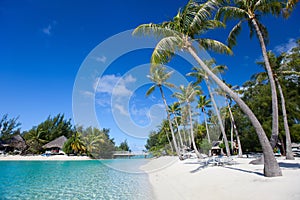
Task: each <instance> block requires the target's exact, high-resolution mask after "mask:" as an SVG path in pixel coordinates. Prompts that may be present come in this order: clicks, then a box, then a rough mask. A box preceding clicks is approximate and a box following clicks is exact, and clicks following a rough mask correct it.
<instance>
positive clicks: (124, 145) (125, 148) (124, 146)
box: [119, 140, 131, 151]
mask: <svg viewBox="0 0 300 200" xmlns="http://www.w3.org/2000/svg"><path fill="white" fill-rule="evenodd" d="M119 149H121V150H122V151H131V150H130V147H129V145H128V142H127V140H124V141H123V142H121V144H120V146H119Z"/></svg>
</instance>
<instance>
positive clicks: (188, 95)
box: [173, 83, 201, 158]
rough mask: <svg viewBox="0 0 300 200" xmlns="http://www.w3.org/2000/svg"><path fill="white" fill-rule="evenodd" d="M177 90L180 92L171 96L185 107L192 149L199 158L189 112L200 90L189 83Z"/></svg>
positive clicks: (190, 112)
mask: <svg viewBox="0 0 300 200" xmlns="http://www.w3.org/2000/svg"><path fill="white" fill-rule="evenodd" d="M179 90H180V92H175V93H174V94H173V96H175V97H176V98H177V99H178V100H179V102H180V103H182V104H186V105H187V110H188V113H189V122H190V131H191V138H192V144H193V149H194V150H195V153H196V155H197V157H198V158H201V154H200V153H199V151H198V149H197V146H196V142H195V135H194V126H193V117H192V111H191V103H192V102H193V101H194V100H195V96H196V95H197V94H199V93H200V90H199V87H196V86H193V84H192V83H189V84H188V85H187V86H186V87H184V86H183V85H181V86H179Z"/></svg>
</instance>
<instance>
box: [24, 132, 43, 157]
mask: <svg viewBox="0 0 300 200" xmlns="http://www.w3.org/2000/svg"><path fill="white" fill-rule="evenodd" d="M45 134H46V131H45V130H42V129H38V128H33V129H31V130H29V131H28V132H26V133H25V134H24V139H25V140H26V143H27V145H28V146H29V148H28V151H29V152H31V153H34V154H39V153H41V152H42V150H43V147H42V146H43V145H44V144H46V143H47V142H49V141H48V140H46V139H45Z"/></svg>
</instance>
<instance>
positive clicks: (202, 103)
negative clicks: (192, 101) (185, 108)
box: [197, 95, 211, 143]
mask: <svg viewBox="0 0 300 200" xmlns="http://www.w3.org/2000/svg"><path fill="white" fill-rule="evenodd" d="M210 103H211V100H210V99H206V96H205V95H200V96H199V100H198V104H197V108H198V109H200V110H201V112H202V113H203V115H204V123H205V128H206V135H207V140H208V143H211V141H210V135H209V129H208V124H207V119H206V115H207V114H206V108H210V107H211V104H210Z"/></svg>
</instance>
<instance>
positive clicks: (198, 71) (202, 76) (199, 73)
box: [187, 59, 230, 156]
mask: <svg viewBox="0 0 300 200" xmlns="http://www.w3.org/2000/svg"><path fill="white" fill-rule="evenodd" d="M205 64H206V65H207V66H208V67H209V68H210V69H211V72H213V73H214V74H219V73H222V72H224V70H225V69H227V67H226V66H224V65H217V66H214V67H212V66H213V65H214V64H215V60H213V59H212V60H209V61H205ZM192 70H193V72H190V73H188V74H187V75H188V76H194V77H196V78H197V81H196V84H199V83H201V82H202V80H204V81H205V84H206V86H207V89H208V92H209V95H210V98H211V102H212V105H213V108H214V110H215V113H216V115H217V118H218V122H219V123H218V124H219V126H220V129H221V133H222V137H223V140H224V144H225V149H226V154H227V156H230V150H229V145H228V140H227V136H226V133H225V128H224V125H223V120H222V117H221V114H220V111H219V108H218V106H217V103H216V101H215V97H214V94H213V91H212V88H211V86H210V80H209V76H208V74H207V73H206V72H205V71H204V70H203V69H202V68H200V67H193V69H192Z"/></svg>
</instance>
